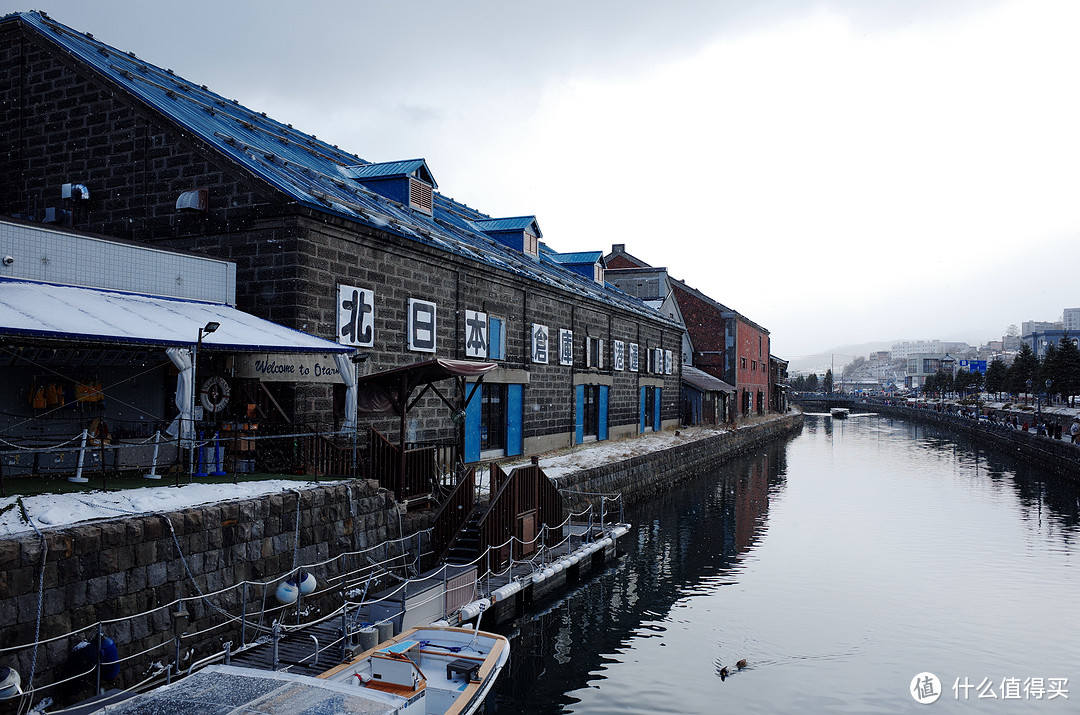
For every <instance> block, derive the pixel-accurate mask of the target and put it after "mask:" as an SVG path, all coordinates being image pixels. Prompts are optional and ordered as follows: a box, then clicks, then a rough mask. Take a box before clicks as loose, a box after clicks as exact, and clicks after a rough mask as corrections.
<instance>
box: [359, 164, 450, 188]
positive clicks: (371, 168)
mask: <svg viewBox="0 0 1080 715" xmlns="http://www.w3.org/2000/svg"><path fill="white" fill-rule="evenodd" d="M342 173H344V174H345V175H346V176H348V177H349V178H351V179H361V180H362V179H382V178H390V177H394V176H415V177H416V178H418V179H420V180H422V181H426V182H428V183H429V184H431V185H432V186H434V187H436V188H438V186H439V185H438V184H436V183H435V177H434V176H433V175H432V173H431V169H429V168H428V165H427V162H426V161H424V160H423V159H406V160H405V161H384V162H380V163H372V164H360V165H358V166H347V167H345V168H344V169H343V170H342Z"/></svg>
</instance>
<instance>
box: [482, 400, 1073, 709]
mask: <svg viewBox="0 0 1080 715" xmlns="http://www.w3.org/2000/svg"><path fill="white" fill-rule="evenodd" d="M860 412H861V411H860V410H853V414H852V416H851V417H850V418H849V419H848V420H846V421H837V422H835V423H834V422H833V421H832V420H831V419H830V418H828V417H815V416H807V417H806V421H805V425H804V428H803V430H802V432H801V434H800V435H799V436H797V437H794V438H793V439H791V440H789V441H784V442H780V443H773V444H770V445H766V446H763V447H761V448H760V449H757V450H755V451H753V452H750V453H747V454H745V455H743V456H741V457H739V458H738V459H736V460H733V461H731V462H728V463H726V464H724V465H722V466H720V467H719V468H718V469H715V470H712V471H711V472H710V473H708V474H703V475H701V476H700V477H699V478H697V479H692V480H687V481H684V482H682V483H681V484H679V485H678V486H677V487H676V488H675V489H673V490H671V491H668V492H665V493H662V494H657V495H655V496H653V497H652V498H650V499H647V500H644V501H640V502H638V503H636V504H634V505H632V506H629V507H628V508H627V510H626V519H627V521H630V522H632V523H633V524H634V530H633V531H632V532H631V533H630V535H629V537H628V538H626V539H624V540H623V541H622V546H623V548H625V549H626V555H625V557H624V558H623V560H621V561H619V562H618V563H616V564H612V565H609V566H608V567H607V568H606V569H605V571H604V572H603V573H601V574H600V575H599V577H598V578H594V579H590V580H588V581H586V582H583V583H582V584H580V585H579V586H577V588H576V589H575V590H573V591H572V592H570V593H569V594H568V595H566V596H565V597H563V598H560V599H558V600H554V601H551V602H548V603H547V604H546V605H544V604H541V609H542V610H540V611H539V613H537V614H535V615H531V616H526V617H524V618H521V619H519V620H518V621H516V622H514V623H513V624H512V625H510V626H508V627H507V629H506V632H507V633H508V634H509V635H512V636H513V649H514V653H515V658H514V659H513V660H512V661H511V664H510V670H509V671H508V672H506V673H504V675H503V677H502V679H501V680H500V683H499V684H498V686H497V698H498V702H497V708H496V710H497V711H498V712H507V713H518V712H525V713H545V714H547V713H563V712H580V713H589V714H590V715H592V714H594V713H598V714H601V715H604V714H606V713H624V712H634V713H647V712H665V713H667V712H678V713H687V712H693V713H698V712H701V713H705V712H738V713H776V712H840V711H843V712H860V713H874V712H880V713H896V712H925V711H924V710H923V709H922V705H920V704H919V703H918V702H916V700H915V699H914V697H913V695H914V694H917V693H913V692H912V691H911V687H912V681H913V679H914V678H915V676H916V675H918V674H920V673H924V672H929V673H933V674H934V675H935V676H936V677H937V678H938V679H939V682H940V689H939V701H938V703H937V704H936V708H937V710H939V711H944V712H975V711H978V712H991V713H992V712H1009V713H1017V712H1030V713H1041V712H1048V713H1049V712H1075V711H1076V700H1077V698H1080V692H1077V691H1076V684H1077V682H1080V681H1078V680H1077V678H1080V673H1078V672H1077V669H1078V667H1080V665H1078V664H1080V618H1078V617H1077V615H1076V594H1077V593H1078V592H1080V590H1078V587H1080V573H1078V572H1077V566H1078V557H1080V547H1078V537H1080V493H1078V487H1077V485H1076V484H1075V483H1074V482H1072V481H1070V480H1066V479H1061V478H1059V477H1057V476H1055V475H1054V474H1053V473H1050V472H1048V471H1045V470H1042V469H1040V468H1037V467H1033V466H1031V465H1030V464H1026V463H1024V462H1021V461H1018V460H1017V459H1015V458H1014V457H1012V456H1010V455H1002V454H999V453H996V452H994V451H991V450H985V449H981V448H979V447H978V446H977V445H975V444H974V443H972V442H970V441H967V440H965V439H964V438H962V437H961V436H958V435H957V434H955V433H949V432H946V431H943V430H940V429H937V428H935V427H933V426H929V425H926V424H918V423H913V422H907V421H904V420H900V419H895V418H891V417H884V416H871V415H866V414H860ZM740 659H746V660H747V667H746V668H745V669H742V670H739V669H738V668H737V667H736V666H735V664H736V662H737V661H739V660H740ZM724 668H727V673H728V675H727V676H726V677H721V670H722V669H724ZM991 692H992V693H993V694H994V697H993V698H991V697H990V696H989V695H988V693H991ZM980 693H982V698H980V697H979V696H980ZM1010 700H1019V701H1022V702H1009V701H1010ZM976 701H978V702H976Z"/></svg>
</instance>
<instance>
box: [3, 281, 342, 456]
mask: <svg viewBox="0 0 1080 715" xmlns="http://www.w3.org/2000/svg"><path fill="white" fill-rule="evenodd" d="M211 322H214V323H218V324H219V327H218V328H217V330H215V331H214V332H212V333H208V334H203V335H202V341H201V344H200V348H199V349H200V350H212V351H228V352H241V353H242V352H262V353H267V352H272V353H331V354H333V355H334V359H335V361H336V363H337V367H338V370H339V373H340V375H341V378H342V381H343V382H344V383H345V385H346V387H347V393H346V401H345V405H346V407H345V410H346V414H345V421H344V424H343V425H342V427H343V428H344V429H352V428H354V427H355V426H356V370H355V366H354V365H353V363H352V361H351V360H350V357H351V355H352V354H353V352H354V349H353V348H351V347H349V346H346V345H340V344H338V343H335V342H331V341H329V340H324V339H322V338H318V337H315V336H314V335H309V334H307V333H304V332H301V331H299V330H293V329H291V328H287V327H285V326H283V325H278V324H277V323H272V322H270V321H269V320H263V319H262V318H257V317H255V316H254V315H250V314H249V313H244V312H242V311H240V310H237V309H236V308H233V307H232V306H229V305H225V304H220V303H205V302H199V301H192V300H179V299H175V298H162V297H156V296H148V295H140V294H136V293H125V292H122V291H110V290H102V289H97V288H82V287H78V286H70V285H54V284H50V283H37V282H32V281H17V280H0V336H11V337H22V338H27V339H51V340H64V341H67V342H73V341H86V342H94V343H117V344H118V345H144V346H157V347H162V348H166V354H167V355H168V356H169V359H170V360H171V361H172V363H173V364H174V365H176V367H177V369H178V370H179V371H180V375H179V377H178V378H177V390H176V404H177V407H178V408H179V409H180V412H181V414H180V416H179V417H178V420H179V423H180V424H181V425H185V427H184V428H183V430H182V431H183V432H185V433H187V434H182V435H181V436H182V437H183V438H185V439H190V438H191V434H190V430H191V424H192V417H193V400H192V396H193V394H194V365H193V363H192V355H191V350H190V349H191V348H192V347H193V346H194V345H195V343H196V342H197V341H198V340H199V336H200V329H201V328H203V327H204V326H206V325H207V324H208V323H211Z"/></svg>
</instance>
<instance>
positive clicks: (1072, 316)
mask: <svg viewBox="0 0 1080 715" xmlns="http://www.w3.org/2000/svg"><path fill="white" fill-rule="evenodd" d="M1061 322H1062V323H1063V324H1064V325H1063V326H1062V327H1064V328H1065V330H1068V331H1069V332H1070V333H1080V308H1066V309H1065V312H1064V313H1063V314H1062V321H1061Z"/></svg>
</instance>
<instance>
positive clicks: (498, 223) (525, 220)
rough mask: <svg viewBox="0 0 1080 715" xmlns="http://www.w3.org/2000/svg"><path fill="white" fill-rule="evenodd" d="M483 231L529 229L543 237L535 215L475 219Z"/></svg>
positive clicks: (530, 231) (537, 235) (533, 233)
mask: <svg viewBox="0 0 1080 715" xmlns="http://www.w3.org/2000/svg"><path fill="white" fill-rule="evenodd" d="M473 223H474V224H476V225H477V227H478V228H479V229H480V230H481V231H529V233H531V234H532V235H534V236H536V237H537V238H543V237H544V235H543V234H542V233H540V224H539V223H537V222H536V217H535V216H514V217H511V218H486V219H480V220H478V221H473Z"/></svg>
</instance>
